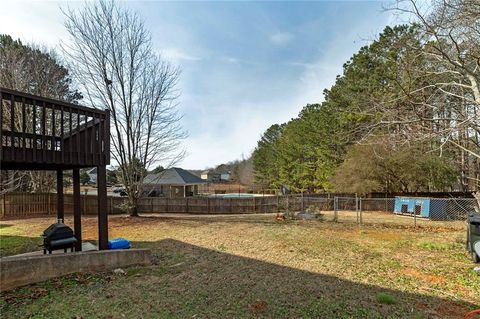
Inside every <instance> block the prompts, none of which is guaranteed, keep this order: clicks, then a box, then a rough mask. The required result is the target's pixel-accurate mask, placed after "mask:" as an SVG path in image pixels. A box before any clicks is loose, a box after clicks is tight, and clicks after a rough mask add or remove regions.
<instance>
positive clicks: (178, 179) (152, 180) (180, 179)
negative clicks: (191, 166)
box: [143, 167, 205, 185]
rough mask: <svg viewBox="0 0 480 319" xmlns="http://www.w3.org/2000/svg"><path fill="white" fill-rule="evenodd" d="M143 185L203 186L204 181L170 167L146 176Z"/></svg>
mask: <svg viewBox="0 0 480 319" xmlns="http://www.w3.org/2000/svg"><path fill="white" fill-rule="evenodd" d="M143 183H144V184H157V185H187V184H203V183H205V181H204V180H202V179H201V178H200V177H198V176H196V175H193V174H192V173H190V172H188V171H186V170H184V169H182V168H179V167H172V168H168V169H166V170H164V171H162V172H160V173H157V174H148V175H147V176H145V179H144V181H143Z"/></svg>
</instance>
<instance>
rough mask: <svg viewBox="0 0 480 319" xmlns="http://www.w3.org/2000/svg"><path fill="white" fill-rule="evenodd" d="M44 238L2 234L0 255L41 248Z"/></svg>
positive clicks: (0, 236)
mask: <svg viewBox="0 0 480 319" xmlns="http://www.w3.org/2000/svg"><path fill="white" fill-rule="evenodd" d="M41 244H42V239H41V238H40V237H38V238H31V237H23V236H8V235H0V256H1V257H4V256H11V255H17V254H22V253H26V252H30V251H35V250H39V249H40V247H39V246H40V245H41Z"/></svg>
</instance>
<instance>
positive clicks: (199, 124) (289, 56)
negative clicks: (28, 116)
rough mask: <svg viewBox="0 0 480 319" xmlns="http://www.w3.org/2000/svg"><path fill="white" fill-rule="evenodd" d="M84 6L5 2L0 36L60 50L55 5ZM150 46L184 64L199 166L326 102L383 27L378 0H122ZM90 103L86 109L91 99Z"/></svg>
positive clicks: (186, 107) (186, 114)
mask: <svg viewBox="0 0 480 319" xmlns="http://www.w3.org/2000/svg"><path fill="white" fill-rule="evenodd" d="M67 5H68V6H69V7H71V8H79V9H80V8H81V7H82V6H83V5H84V2H79V1H77V2H71V1H70V2H57V1H33V2H32V1H30V2H28V1H6V2H5V3H2V11H3V12H10V13H12V12H14V13H15V14H5V15H2V18H1V19H0V33H6V34H10V35H11V36H12V37H14V38H20V39H21V40H22V41H24V42H34V43H37V44H44V45H46V46H48V47H52V48H56V47H58V45H59V43H60V40H62V39H66V38H67V33H66V31H65V30H64V27H63V20H64V18H63V14H62V12H61V10H60V8H62V7H65V6H67ZM123 5H125V6H127V7H128V8H131V9H132V10H134V11H136V12H137V13H138V14H139V15H140V16H141V17H142V18H143V19H144V20H145V24H146V26H147V28H148V29H149V30H150V31H151V33H152V39H153V46H154V48H155V50H157V51H158V52H160V53H161V54H162V55H163V57H164V58H165V59H167V60H169V61H171V62H172V63H173V64H175V65H177V66H179V67H180V69H181V72H182V73H181V78H180V82H179V84H178V89H179V92H180V98H179V101H178V102H179V105H178V107H179V110H180V113H181V114H183V118H182V123H181V124H182V126H183V127H184V128H185V130H186V131H187V132H188V138H187V139H186V140H185V141H184V147H185V149H186V152H187V155H186V157H185V158H184V159H183V160H182V161H181V162H179V163H177V166H180V167H183V168H188V169H204V168H208V167H214V166H216V165H218V164H222V163H225V162H229V161H232V160H235V159H239V158H241V157H248V156H249V155H250V154H251V152H252V151H253V150H254V148H255V146H256V143H257V141H258V139H259V138H260V136H261V134H262V133H263V132H264V131H265V130H266V129H267V128H268V127H269V126H270V125H272V124H275V123H285V122H287V121H289V120H290V119H292V118H294V117H296V116H297V114H298V113H299V112H300V110H301V109H302V107H303V106H305V105H306V104H309V103H310V104H311V103H319V102H321V101H322V100H323V90H324V89H326V88H330V87H331V86H332V85H333V84H334V82H335V78H336V76H337V75H339V74H341V72H342V65H343V64H344V63H345V62H346V61H347V60H348V59H349V58H350V57H351V56H352V55H353V54H354V53H355V52H356V51H358V49H359V48H360V47H361V46H364V45H366V44H368V43H369V42H370V41H371V40H373V39H375V37H376V36H377V35H378V33H380V32H381V31H382V30H383V28H384V27H385V26H386V25H389V24H392V23H394V20H395V18H394V16H393V14H392V13H389V12H385V11H384V10H383V7H384V5H385V3H383V2H380V1H368V2H367V1H317V2H285V1H281V2H271V1H269V2H249V1H239V2H231V1H223V2H199V1H195V2H176V1H175V2H173V1H172V2H159V1H145V2H141V1H127V2H125V3H123ZM87 106H88V105H87Z"/></svg>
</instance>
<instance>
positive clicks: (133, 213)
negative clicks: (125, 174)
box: [129, 198, 139, 217]
mask: <svg viewBox="0 0 480 319" xmlns="http://www.w3.org/2000/svg"><path fill="white" fill-rule="evenodd" d="M129 202H130V217H138V216H139V215H138V199H136V198H130V199H129Z"/></svg>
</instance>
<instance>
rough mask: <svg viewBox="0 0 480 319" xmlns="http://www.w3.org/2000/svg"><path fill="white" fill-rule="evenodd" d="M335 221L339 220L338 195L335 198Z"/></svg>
mask: <svg viewBox="0 0 480 319" xmlns="http://www.w3.org/2000/svg"><path fill="white" fill-rule="evenodd" d="M333 221H334V222H338V197H337V196H335V197H334V198H333Z"/></svg>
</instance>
